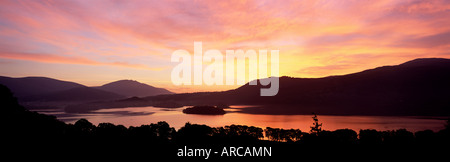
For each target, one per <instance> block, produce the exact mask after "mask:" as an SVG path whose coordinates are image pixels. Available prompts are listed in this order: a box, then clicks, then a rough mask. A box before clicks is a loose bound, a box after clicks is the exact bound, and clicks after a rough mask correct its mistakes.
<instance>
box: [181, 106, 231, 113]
mask: <svg viewBox="0 0 450 162" xmlns="http://www.w3.org/2000/svg"><path fill="white" fill-rule="evenodd" d="M183 113H185V114H201V115H223V114H225V113H226V112H225V111H224V110H223V109H221V108H217V107H216V106H193V107H190V108H186V109H184V110H183Z"/></svg>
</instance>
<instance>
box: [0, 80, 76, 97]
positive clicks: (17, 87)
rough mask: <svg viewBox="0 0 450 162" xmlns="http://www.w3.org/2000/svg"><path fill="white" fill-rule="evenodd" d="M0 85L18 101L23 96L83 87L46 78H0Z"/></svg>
mask: <svg viewBox="0 0 450 162" xmlns="http://www.w3.org/2000/svg"><path fill="white" fill-rule="evenodd" d="M0 84H3V85H5V86H7V87H8V88H9V89H11V91H12V92H13V93H14V95H15V96H16V97H18V98H19V99H20V98H21V97H25V96H32V95H40V94H47V93H52V92H57V91H63V90H68V89H72V88H79V87H85V86H84V85H81V84H78V83H74V82H68V81H61V80H57V79H52V78H46V77H24V78H11V77H5V76H0Z"/></svg>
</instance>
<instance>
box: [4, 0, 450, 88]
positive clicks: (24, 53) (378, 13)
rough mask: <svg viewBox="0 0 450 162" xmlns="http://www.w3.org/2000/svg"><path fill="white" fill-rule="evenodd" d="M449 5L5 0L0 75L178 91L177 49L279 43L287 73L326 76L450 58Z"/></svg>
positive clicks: (441, 0)
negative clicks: (197, 44)
mask: <svg viewBox="0 0 450 162" xmlns="http://www.w3.org/2000/svg"><path fill="white" fill-rule="evenodd" d="M449 17H450V1H445V0H436V1H434V0H419V1H407V0H398V1H390V0H373V1H372V0H349V1H336V0H329V1H315V0H305V1H297V0H293V1H261V0H255V1H197V0H192V1H159V0H155V1H150V0H145V1H125V0H109V1H103V0H98V1H97V0H96V1H88V0H79V1H72V0H51V1H50V0H49V1H33V0H29V1H7V0H2V1H0V75H2V76H10V77H24V76H46V77H51V78H56V79H61V80H68V81H75V82H78V83H81V84H85V85H88V86H99V85H102V84H105V83H108V82H111V81H115V80H119V79H133V80H137V81H140V82H143V83H147V84H150V85H154V86H157V87H163V88H167V89H169V90H171V91H174V92H194V91H215V90H226V89H229V88H233V87H229V86H228V87H227V86H209V87H208V86H183V87H177V86H174V85H173V84H172V83H171V80H170V72H171V70H172V68H173V67H174V66H175V65H176V64H177V63H172V62H171V61H170V58H171V54H172V53H173V52H174V51H175V50H177V49H185V50H188V51H192V50H193V43H194V41H202V42H203V49H204V50H208V49H218V50H220V51H222V52H223V53H225V50H227V49H244V50H246V49H254V50H258V49H268V50H271V49H278V50H280V52H279V53H280V75H281V76H293V77H323V76H329V75H341V74H348V73H353V72H358V71H361V70H365V69H369V68H374V67H378V66H383V65H395V64H400V63H403V62H405V61H408V60H411V59H415V58H421V57H441V58H450V19H449Z"/></svg>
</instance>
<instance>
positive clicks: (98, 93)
mask: <svg viewBox="0 0 450 162" xmlns="http://www.w3.org/2000/svg"><path fill="white" fill-rule="evenodd" d="M123 98H125V96H122V95H119V94H116V93H112V92H107V91H103V90H99V89H95V88H90V87H78V88H72V89H68V90H63V91H58V92H52V93H48V94H41V95H35V96H28V97H24V98H23V101H39V102H48V101H52V102H54V101H60V102H61V101H65V102H88V101H104V100H116V99H123Z"/></svg>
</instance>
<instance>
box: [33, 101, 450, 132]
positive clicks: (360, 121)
mask: <svg viewBox="0 0 450 162" xmlns="http://www.w3.org/2000/svg"><path fill="white" fill-rule="evenodd" d="M246 107H249V106H231V108H230V109H225V110H226V111H227V112H228V113H227V114H225V115H193V114H183V112H182V110H183V109H184V108H186V107H183V108H176V109H173V108H170V109H168V108H155V107H152V106H148V107H133V108H115V109H102V110H97V111H94V112H92V113H86V114H76V115H71V114H65V113H64V112H61V111H40V112H42V113H45V114H51V115H55V116H57V117H58V119H60V120H62V121H66V122H68V123H74V122H76V120H78V119H80V118H86V119H88V120H89V121H90V122H92V123H93V124H96V125H97V124H98V123H102V122H109V123H113V124H122V125H124V126H127V127H128V126H140V125H142V124H150V123H156V122H158V121H166V122H168V123H169V124H170V126H172V127H175V128H176V129H179V128H180V127H182V126H184V124H185V123H186V122H190V123H195V124H206V125H208V126H212V127H218V126H226V125H231V124H240V125H248V126H257V127H261V128H265V127H272V128H285V129H290V128H298V129H300V130H302V131H309V130H310V126H311V125H312V123H313V120H312V118H311V117H312V115H254V114H243V113H238V112H236V111H237V110H239V109H245V108H246ZM318 118H319V122H321V123H323V127H322V128H323V129H325V130H336V129H343V128H349V129H353V130H355V131H359V130H360V129H376V130H393V129H400V128H406V129H408V130H409V131H412V132H415V131H419V130H425V129H431V130H433V131H438V130H441V129H443V128H444V124H445V122H446V121H445V120H439V119H430V118H421V117H403V116H402V117H392V116H330V115H320V114H319V116H318Z"/></svg>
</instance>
